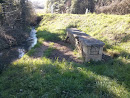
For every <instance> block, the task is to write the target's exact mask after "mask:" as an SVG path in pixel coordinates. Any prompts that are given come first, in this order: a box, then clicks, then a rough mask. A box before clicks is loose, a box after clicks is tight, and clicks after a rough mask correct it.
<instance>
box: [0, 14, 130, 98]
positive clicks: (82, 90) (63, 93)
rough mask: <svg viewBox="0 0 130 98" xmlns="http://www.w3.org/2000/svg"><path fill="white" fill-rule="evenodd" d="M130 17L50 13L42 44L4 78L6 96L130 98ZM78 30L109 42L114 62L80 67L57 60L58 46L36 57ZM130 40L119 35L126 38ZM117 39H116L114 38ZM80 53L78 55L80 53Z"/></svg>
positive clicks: (0, 93)
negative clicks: (54, 57) (40, 50)
mask: <svg viewBox="0 0 130 98" xmlns="http://www.w3.org/2000/svg"><path fill="white" fill-rule="evenodd" d="M129 19H130V15H124V16H119V15H104V14H99V15H96V14H88V15H66V14H65V15H50V14H46V15H44V16H43V20H42V22H41V25H40V26H39V27H38V28H37V31H38V32H37V37H38V44H37V45H36V46H35V47H34V48H33V49H32V50H31V51H29V52H28V53H27V54H26V55H25V56H24V57H23V58H21V59H20V60H17V61H14V62H13V63H12V64H11V65H10V66H9V67H8V68H6V69H5V70H4V71H3V73H2V74H0V97H2V98H70V97H75V98H113V97H114V98H129V97H130V62H129V61H130V56H129V54H130V46H129V45H130V44H129V40H130V39H129V38H126V39H125V40H122V39H124V38H125V37H127V36H128V35H129V34H130V32H128V31H129V30H130V29H129V27H130V22H129ZM67 27H77V28H78V29H80V30H82V31H84V32H86V33H87V34H89V35H91V36H93V37H95V38H97V39H100V40H102V41H104V42H105V43H106V45H105V47H104V50H105V51H106V52H107V53H108V54H111V55H113V54H115V53H116V54H118V53H119V54H118V57H116V58H115V57H113V59H110V60H108V61H99V62H94V61H91V62H87V63H84V64H77V63H74V62H68V61H66V60H63V61H59V60H58V59H57V60H55V61H53V60H51V59H49V58H48V56H50V54H51V53H53V48H52V46H53V44H54V43H51V44H50V47H49V48H48V49H47V50H46V52H45V55H43V57H41V58H33V53H35V52H37V51H36V50H35V48H37V47H40V46H41V45H42V43H43V41H52V42H57V41H60V40H64V39H65V29H66V28H67ZM124 33H125V34H126V35H125V36H121V37H120V36H119V37H120V38H118V37H117V39H116V37H115V36H118V35H120V34H124ZM113 37H115V38H114V40H113V39H112V38H113ZM74 52H75V54H77V51H76V50H74Z"/></svg>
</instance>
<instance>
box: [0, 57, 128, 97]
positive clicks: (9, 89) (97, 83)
mask: <svg viewBox="0 0 130 98" xmlns="http://www.w3.org/2000/svg"><path fill="white" fill-rule="evenodd" d="M25 60H26V61H25ZM115 89H116V90H115ZM0 95H1V96H2V97H3V98H7V97H12V96H13V97H34V98H35V97H47V98H48V97H50V98H52V97H56V98H60V97H67V98H68V97H75V98H78V97H80V98H86V97H88V98H111V97H122V96H125V97H126V96H127V91H126V90H125V89H124V88H123V87H122V86H121V85H119V84H118V83H116V81H114V80H111V79H109V78H108V77H105V76H101V75H98V74H95V73H94V72H92V71H91V70H89V69H88V68H87V67H85V66H82V65H79V64H75V63H68V62H66V61H62V62H59V61H58V60H57V61H52V60H50V59H46V58H42V59H32V58H29V57H23V58H22V59H21V60H20V61H18V62H15V63H14V64H12V66H10V67H9V68H8V70H6V71H4V72H3V74H1V76H0Z"/></svg>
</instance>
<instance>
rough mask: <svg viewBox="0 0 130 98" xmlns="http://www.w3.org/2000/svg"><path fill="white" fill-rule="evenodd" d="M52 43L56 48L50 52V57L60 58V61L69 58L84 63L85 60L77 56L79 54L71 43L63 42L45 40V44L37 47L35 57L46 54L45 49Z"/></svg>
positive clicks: (71, 60) (68, 59) (53, 58)
mask: <svg viewBox="0 0 130 98" xmlns="http://www.w3.org/2000/svg"><path fill="white" fill-rule="evenodd" d="M51 44H52V45H51ZM50 45H51V46H52V48H54V50H53V52H52V53H51V54H50V56H49V57H48V58H50V59H52V60H56V59H57V58H58V60H59V61H62V60H64V59H65V60H67V61H70V62H76V63H82V62H83V60H82V59H81V58H79V56H77V55H78V54H74V50H73V49H72V47H73V46H71V44H70V43H65V42H63V41H61V42H51V41H44V42H43V45H42V46H41V47H39V48H37V49H36V52H35V53H34V57H35V58H40V57H43V56H44V52H45V50H47V49H48V48H49V47H50Z"/></svg>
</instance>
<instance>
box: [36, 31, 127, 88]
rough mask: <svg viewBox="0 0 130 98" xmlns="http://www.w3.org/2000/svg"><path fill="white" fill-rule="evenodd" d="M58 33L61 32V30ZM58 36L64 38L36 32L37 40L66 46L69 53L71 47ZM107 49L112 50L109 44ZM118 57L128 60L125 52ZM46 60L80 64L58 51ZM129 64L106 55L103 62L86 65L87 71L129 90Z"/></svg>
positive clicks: (54, 51) (47, 32) (55, 50)
mask: <svg viewBox="0 0 130 98" xmlns="http://www.w3.org/2000/svg"><path fill="white" fill-rule="evenodd" d="M59 32H62V30H61V31H59ZM63 32H65V31H64V30H63ZM60 36H65V34H64V33H63V34H62V33H61V34H60V33H59V34H55V33H52V32H49V31H47V30H44V31H39V32H38V38H42V39H44V40H45V41H51V42H55V43H58V44H60V45H61V46H66V47H67V48H68V49H70V51H73V46H72V45H70V44H68V43H64V42H62V39H61V38H60ZM45 47H46V48H49V46H45ZM107 48H112V49H114V47H112V46H111V45H109V44H108V46H107ZM119 56H121V57H125V56H127V57H128V58H129V56H130V54H129V53H127V52H126V51H122V53H121V55H119ZM48 58H49V59H52V60H54V61H55V60H57V58H58V60H59V61H62V60H63V59H64V60H67V61H68V62H76V63H81V60H79V61H77V59H75V58H74V57H72V55H66V54H65V53H63V52H62V51H59V50H58V49H54V50H53V51H52V53H50V55H49V56H48ZM82 64H83V63H82ZM129 64H130V63H125V62H123V61H122V60H121V59H118V56H117V57H111V56H108V55H103V61H101V62H91V64H87V65H88V66H89V65H90V66H89V69H90V70H91V71H93V72H95V73H97V74H99V75H104V76H107V77H110V78H111V79H116V80H117V81H118V82H119V83H120V84H122V83H124V85H125V87H126V88H128V89H130V85H129V81H130V78H129V75H130V73H129V69H130V67H129ZM83 65H86V64H83Z"/></svg>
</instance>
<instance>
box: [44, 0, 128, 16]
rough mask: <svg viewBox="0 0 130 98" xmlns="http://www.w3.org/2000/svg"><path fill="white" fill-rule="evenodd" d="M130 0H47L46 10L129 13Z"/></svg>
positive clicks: (79, 12) (77, 12)
mask: <svg viewBox="0 0 130 98" xmlns="http://www.w3.org/2000/svg"><path fill="white" fill-rule="evenodd" d="M129 4H130V0H47V4H46V12H52V9H53V12H54V13H72V14H85V13H88V12H91V13H93V12H96V13H106V14H119V15H124V14H129V13H130V10H129V9H130V6H129Z"/></svg>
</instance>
